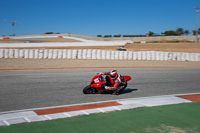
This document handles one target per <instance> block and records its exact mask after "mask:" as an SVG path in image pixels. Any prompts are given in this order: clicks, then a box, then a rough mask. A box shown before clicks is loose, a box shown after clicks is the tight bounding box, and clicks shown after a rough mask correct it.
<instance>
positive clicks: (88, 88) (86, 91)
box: [83, 85, 95, 94]
mask: <svg viewBox="0 0 200 133" xmlns="http://www.w3.org/2000/svg"><path fill="white" fill-rule="evenodd" d="M83 93H84V94H93V93H95V89H94V88H92V87H91V86H90V85H88V86H86V87H85V88H83Z"/></svg>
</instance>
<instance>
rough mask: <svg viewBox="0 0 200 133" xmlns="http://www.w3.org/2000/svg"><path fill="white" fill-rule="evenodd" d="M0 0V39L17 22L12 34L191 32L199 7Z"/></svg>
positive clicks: (197, 1) (197, 0)
mask: <svg viewBox="0 0 200 133" xmlns="http://www.w3.org/2000/svg"><path fill="white" fill-rule="evenodd" d="M0 1H1V4H0V36H1V35H6V36H7V35H11V34H12V25H11V22H12V21H17V22H19V24H16V25H15V34H16V35H30V34H44V33H46V32H55V33H57V32H59V33H74V34H82V35H90V36H96V35H117V34H121V35H124V34H128V35H138V34H146V33H148V32H149V31H152V32H154V33H158V34H160V33H161V32H164V31H166V30H176V29H177V28H179V27H181V28H183V29H185V30H186V29H187V30H190V31H192V30H195V28H196V23H195V22H196V21H195V20H196V14H195V9H194V6H198V7H200V0H4V1H3V0H0ZM199 14H200V13H199ZM199 18H200V17H199ZM199 21H200V20H199Z"/></svg>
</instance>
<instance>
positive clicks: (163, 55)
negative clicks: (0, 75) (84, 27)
mask: <svg viewBox="0 0 200 133" xmlns="http://www.w3.org/2000/svg"><path fill="white" fill-rule="evenodd" d="M0 58H5V59H17V58H25V59H98V60H100V59H102V60H156V61H200V53H180V52H159V51H106V50H96V49H0Z"/></svg>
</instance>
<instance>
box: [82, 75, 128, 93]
mask: <svg viewBox="0 0 200 133" xmlns="http://www.w3.org/2000/svg"><path fill="white" fill-rule="evenodd" d="M108 75H109V73H100V74H99V73H97V75H95V76H94V77H93V78H92V81H91V82H90V85H88V86H86V87H85V88H83V93H84V94H95V93H110V94H112V91H111V90H106V89H105V86H111V85H112V84H111V80H110V78H109V77H108ZM120 79H121V83H120V84H119V86H118V87H119V88H121V89H120V90H119V93H120V92H121V91H123V90H124V89H125V88H126V87H127V85H128V83H127V82H128V81H129V80H131V77H130V76H122V75H120Z"/></svg>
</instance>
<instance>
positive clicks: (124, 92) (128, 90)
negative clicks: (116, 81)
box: [119, 88, 138, 95]
mask: <svg viewBox="0 0 200 133" xmlns="http://www.w3.org/2000/svg"><path fill="white" fill-rule="evenodd" d="M137 90H138V89H130V88H127V89H125V90H123V91H122V92H120V93H119V95H121V94H126V93H131V92H133V91H137Z"/></svg>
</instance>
